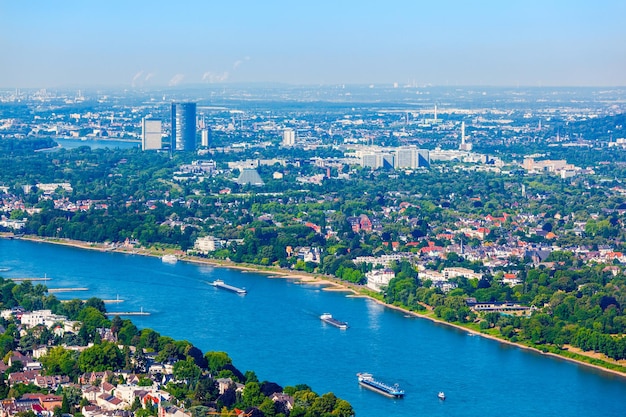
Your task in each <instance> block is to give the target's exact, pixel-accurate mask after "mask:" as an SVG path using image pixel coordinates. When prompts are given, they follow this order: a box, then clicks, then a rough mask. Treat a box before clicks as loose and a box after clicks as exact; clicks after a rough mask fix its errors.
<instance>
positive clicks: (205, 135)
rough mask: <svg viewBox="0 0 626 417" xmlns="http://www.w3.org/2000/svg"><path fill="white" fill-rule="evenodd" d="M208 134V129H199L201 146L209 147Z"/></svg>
mask: <svg viewBox="0 0 626 417" xmlns="http://www.w3.org/2000/svg"><path fill="white" fill-rule="evenodd" d="M209 136H210V132H209V129H202V130H201V131H200V138H201V144H202V147H203V148H208V147H209Z"/></svg>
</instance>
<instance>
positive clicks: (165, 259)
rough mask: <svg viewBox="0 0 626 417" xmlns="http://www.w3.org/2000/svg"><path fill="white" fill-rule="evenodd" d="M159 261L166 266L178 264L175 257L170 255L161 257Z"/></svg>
mask: <svg viewBox="0 0 626 417" xmlns="http://www.w3.org/2000/svg"><path fill="white" fill-rule="evenodd" d="M161 260H162V261H163V262H165V263H168V264H175V263H176V262H178V258H177V257H176V255H172V254H169V255H163V256H162V257H161Z"/></svg>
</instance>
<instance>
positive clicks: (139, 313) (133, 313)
mask: <svg viewBox="0 0 626 417" xmlns="http://www.w3.org/2000/svg"><path fill="white" fill-rule="evenodd" d="M106 315H107V316H149V315H150V313H148V312H147V311H143V308H142V309H141V311H107V312H106Z"/></svg>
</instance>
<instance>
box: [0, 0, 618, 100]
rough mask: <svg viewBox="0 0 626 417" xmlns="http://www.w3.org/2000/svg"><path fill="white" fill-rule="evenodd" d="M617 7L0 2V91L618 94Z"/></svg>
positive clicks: (612, 1)
mask: <svg viewBox="0 0 626 417" xmlns="http://www.w3.org/2000/svg"><path fill="white" fill-rule="evenodd" d="M624 12H626V3H623V2H620V1H617V0H607V1H604V2H601V3H599V4H592V3H590V2H584V1H574V2H565V1H561V0H558V1H557V0H555V1H551V2H539V1H527V2H510V3H505V4H503V3H501V2H496V1H478V2H473V3H466V2H456V1H452V0H448V1H443V2H408V1H407V2H404V1H392V2H386V3H384V4H383V3H381V2H373V1H361V2H356V1H344V2H338V3H337V4H335V3H333V2H328V1H322V2H316V3H315V4H294V3H291V2H284V1H269V2H263V3H256V2H246V1H239V2H229V3H228V4H221V3H213V2H199V1H187V2H184V3H182V4H181V3H177V4H171V3H169V2H161V1H154V2H146V1H137V2H131V3H122V2H120V1H111V2H78V1H67V2H62V3H49V2H45V1H34V2H28V3H23V2H9V1H0V46H1V47H2V49H3V52H4V53H3V60H4V62H6V63H9V65H2V66H0V88H54V87H81V86H84V87H90V86H108V87H113V86H114V87H124V88H157V87H163V86H165V87H167V86H170V87H173V86H185V85H198V84H200V85H201V84H224V83H285V84H296V85H316V84H317V85H333V84H376V85H390V86H393V85H398V86H404V85H411V86H423V85H452V86H454V85H459V86H460V85H483V86H516V85H521V86H623V85H626V71H624V70H625V69H626V46H625V45H626V29H625V28H624V26H623V23H622V19H621V16H623V15H624Z"/></svg>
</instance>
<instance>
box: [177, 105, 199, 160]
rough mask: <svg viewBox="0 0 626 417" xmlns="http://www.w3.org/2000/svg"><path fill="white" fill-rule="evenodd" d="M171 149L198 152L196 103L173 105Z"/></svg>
mask: <svg viewBox="0 0 626 417" xmlns="http://www.w3.org/2000/svg"><path fill="white" fill-rule="evenodd" d="M171 149H172V151H195V150H196V103H172V142H171Z"/></svg>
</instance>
